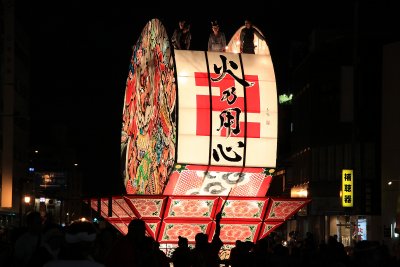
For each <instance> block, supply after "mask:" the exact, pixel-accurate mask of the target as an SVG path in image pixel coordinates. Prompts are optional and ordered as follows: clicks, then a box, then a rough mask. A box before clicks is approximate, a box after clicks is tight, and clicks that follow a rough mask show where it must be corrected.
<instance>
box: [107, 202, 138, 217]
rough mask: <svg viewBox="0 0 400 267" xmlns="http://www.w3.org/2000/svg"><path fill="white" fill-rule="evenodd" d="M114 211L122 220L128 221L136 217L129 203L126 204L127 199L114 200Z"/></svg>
mask: <svg viewBox="0 0 400 267" xmlns="http://www.w3.org/2000/svg"><path fill="white" fill-rule="evenodd" d="M112 205H113V206H112V210H113V212H115V214H116V215H117V216H118V217H119V218H121V219H126V218H129V219H131V218H132V217H135V214H134V213H133V211H132V209H131V208H130V207H129V205H128V203H126V201H125V199H124V198H122V197H120V198H113V202H112Z"/></svg>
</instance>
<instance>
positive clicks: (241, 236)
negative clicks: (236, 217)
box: [220, 224, 257, 242]
mask: <svg viewBox="0 0 400 267" xmlns="http://www.w3.org/2000/svg"><path fill="white" fill-rule="evenodd" d="M256 230H257V225H254V224H221V234H220V238H221V240H224V242H235V241H236V240H241V241H253V238H254V234H255V232H256Z"/></svg>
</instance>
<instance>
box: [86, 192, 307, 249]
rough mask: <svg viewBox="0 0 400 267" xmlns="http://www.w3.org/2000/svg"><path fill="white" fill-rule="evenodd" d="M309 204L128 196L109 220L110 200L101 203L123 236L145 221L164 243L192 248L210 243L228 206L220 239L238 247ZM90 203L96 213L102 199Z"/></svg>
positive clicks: (115, 199)
mask: <svg viewBox="0 0 400 267" xmlns="http://www.w3.org/2000/svg"><path fill="white" fill-rule="evenodd" d="M310 201H311V199H301V198H294V199H279V198H268V197H238V196H228V197H227V196H195V195H192V196H167V195H162V196H154V195H151V196H145V195H140V196H139V195H128V196H124V197H119V196H118V197H113V199H112V208H113V212H112V215H113V216H112V217H108V216H107V215H108V198H102V199H101V216H103V217H104V218H105V219H106V220H107V221H108V222H109V223H111V224H112V225H114V226H115V227H116V228H117V229H118V230H119V231H120V232H121V233H123V234H126V233H127V231H128V228H127V225H128V224H129V222H130V221H131V219H132V218H136V217H137V218H141V219H143V220H144V221H145V223H146V227H147V234H148V235H150V236H152V237H154V238H155V239H156V240H158V241H159V242H160V243H166V244H176V243H177V242H178V236H179V235H181V236H185V237H187V238H188V240H189V242H190V243H192V244H193V243H194V237H195V235H196V234H197V233H199V232H203V233H206V234H208V236H209V241H211V239H212V235H213V234H214V230H215V221H214V219H215V215H216V213H218V212H219V211H220V210H221V207H222V206H223V207H224V208H223V213H222V220H221V236H220V237H221V240H222V241H223V243H224V244H234V243H235V241H236V240H238V239H239V240H242V241H246V240H249V241H253V242H255V241H257V240H258V239H260V238H263V237H265V236H267V235H268V234H269V233H270V232H271V231H274V230H275V229H276V228H277V227H279V226H280V225H281V224H283V222H284V221H285V220H287V219H288V218H290V217H291V216H292V215H293V214H295V213H296V212H298V211H299V210H300V209H301V208H303V207H304V206H305V205H307V204H308V203H309V202H310ZM85 202H86V203H88V204H90V206H91V208H92V209H94V210H96V211H97V203H98V202H97V199H90V201H85ZM124 203H125V204H124ZM129 208H130V209H131V210H128V209H129Z"/></svg>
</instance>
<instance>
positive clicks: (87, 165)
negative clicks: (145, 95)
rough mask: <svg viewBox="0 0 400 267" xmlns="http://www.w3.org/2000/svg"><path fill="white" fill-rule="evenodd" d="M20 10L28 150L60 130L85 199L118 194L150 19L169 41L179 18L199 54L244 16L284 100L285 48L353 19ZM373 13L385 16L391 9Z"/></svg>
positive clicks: (88, 6) (291, 9)
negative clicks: (26, 54)
mask: <svg viewBox="0 0 400 267" xmlns="http://www.w3.org/2000/svg"><path fill="white" fill-rule="evenodd" d="M26 2H27V3H26V4H25V5H24V6H22V7H20V9H19V11H18V12H17V15H18V16H19V17H21V20H22V21H24V23H25V25H26V29H27V30H28V33H29V34H30V39H31V59H32V60H31V63H32V64H31V75H32V77H31V81H32V82H31V92H32V103H31V112H32V113H31V122H32V132H33V135H32V144H33V145H38V146H39V145H46V143H48V141H49V140H50V139H51V136H52V135H54V134H55V133H54V132H53V131H46V129H49V128H50V127H49V125H53V124H58V125H66V128H67V130H68V136H67V138H66V140H65V144H66V145H68V146H71V147H75V148H76V149H77V151H78V160H79V164H80V168H81V170H82V171H83V173H84V180H85V192H86V193H88V194H92V193H93V192H95V193H96V194H101V195H105V194H116V193H121V194H122V193H124V192H123V191H121V181H122V179H121V175H120V171H119V165H120V157H119V155H120V154H119V153H120V151H119V149H120V132H121V117H122V102H123V95H124V90H125V81H126V77H127V74H128V66H129V61H130V57H131V55H132V50H131V47H132V46H133V45H134V44H135V42H136V41H137V39H138V37H139V35H140V33H141V31H142V29H143V27H144V26H145V25H146V23H147V22H148V21H149V20H151V19H153V18H158V19H160V20H161V22H162V23H163V24H164V26H165V28H166V29H167V32H168V35H169V36H172V32H173V30H174V29H175V28H176V27H177V25H178V20H179V19H180V18H184V19H186V20H188V21H189V22H190V23H191V32H192V49H193V50H205V49H206V47H207V41H208V35H209V33H210V31H211V27H210V26H211V25H210V21H211V20H212V19H217V20H218V21H219V23H220V26H221V30H223V31H224V32H225V34H226V37H227V41H229V39H230V37H231V36H232V35H233V33H234V32H235V31H236V30H237V29H238V28H239V27H240V26H242V25H243V24H244V20H245V19H246V18H250V19H251V20H253V22H254V25H256V26H257V27H258V28H259V29H260V30H261V31H262V32H263V33H264V34H265V36H266V37H267V39H268V43H269V47H270V51H271V55H272V60H273V62H274V67H275V72H276V73H275V74H276V79H277V87H278V92H286V91H287V90H288V88H287V87H288V86H289V82H288V78H289V75H288V60H289V58H290V47H291V44H292V43H293V42H296V41H307V40H308V38H309V35H310V33H311V30H312V29H313V28H341V27H344V26H346V25H347V26H349V27H350V28H351V25H352V24H353V18H354V5H353V3H352V1H343V4H338V1H331V4H329V3H327V2H326V1H315V2H317V4H316V3H314V4H311V2H309V1H308V2H307V3H305V1H286V0H283V1H281V0H280V1H266V3H264V4H263V5H265V6H266V7H264V8H259V7H257V6H255V5H256V3H258V2H254V3H253V2H249V1H244V2H243V5H240V6H237V7H229V8H228V7H226V3H227V2H226V1H224V6H223V5H222V4H217V5H216V4H214V3H213V2H216V1H209V2H208V1H203V2H201V1H197V2H189V1H188V2H186V3H183V4H179V5H178V4H172V3H174V2H170V3H168V1H165V2H164V4H162V5H160V4H157V3H151V2H150V1H143V2H142V3H140V4H138V3H137V2H138V1H107V2H103V1H62V2H60V1H46V3H42V2H43V1H26ZM32 2H33V3H32ZM372 2H376V3H379V2H384V1H372ZM146 5H147V6H146ZM196 5H198V6H196ZM375 5H377V4H375ZM195 6H196V7H195ZM243 6H245V7H243ZM246 6H247V7H246ZM363 8H364V7H363ZM374 8H376V7H375V6H374ZM178 9H183V10H185V12H179V10H178ZM365 9H366V7H365ZM368 9H369V7H368ZM376 10H377V13H379V12H381V13H383V12H389V11H390V10H391V6H390V5H386V4H381V5H380V8H379V9H376ZM378 15H379V14H378ZM378 17H379V18H380V16H377V17H375V18H373V19H377V18H378ZM378 30H379V29H378ZM88 185H90V186H88Z"/></svg>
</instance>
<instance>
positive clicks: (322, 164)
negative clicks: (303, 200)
mask: <svg viewBox="0 0 400 267" xmlns="http://www.w3.org/2000/svg"><path fill="white" fill-rule="evenodd" d="M350 8H353V16H352V18H351V19H350V20H348V22H347V24H346V25H342V26H340V27H339V26H338V27H321V28H318V29H315V30H314V31H313V32H312V34H311V36H310V39H309V40H308V42H305V43H306V44H307V45H297V46H296V47H294V48H295V50H294V51H293V57H292V70H291V78H290V86H289V89H287V94H288V95H290V94H293V98H292V100H291V101H290V103H289V104H290V107H291V108H290V110H287V111H286V113H287V115H285V117H287V116H290V119H288V118H286V119H285V121H286V122H284V121H281V122H283V123H286V125H285V126H281V127H282V128H286V129H290V136H289V139H288V140H290V141H289V142H290V147H289V148H288V147H286V148H284V149H281V150H280V151H281V152H286V153H281V154H280V156H279V162H280V163H281V164H282V165H281V166H282V167H283V168H282V169H283V170H282V172H281V173H282V177H284V181H283V182H284V189H286V190H285V191H284V194H287V195H288V194H289V190H290V189H292V191H293V189H296V188H305V189H307V191H308V197H310V198H311V199H312V202H311V204H310V205H309V206H308V208H307V211H306V213H305V214H307V216H300V215H304V213H303V214H299V215H298V216H296V220H292V221H289V222H288V224H287V227H288V232H289V231H290V230H298V231H299V232H300V233H301V234H302V235H305V233H306V232H307V231H310V232H313V233H314V234H315V235H316V237H317V239H318V240H319V241H324V240H325V241H326V240H327V238H328V237H329V236H333V235H338V237H339V240H340V241H341V242H342V243H343V244H344V245H345V246H350V245H353V244H354V242H355V241H356V240H360V239H368V240H378V241H381V240H382V239H383V236H382V231H381V213H382V209H381V199H382V195H381V179H382V177H381V167H382V166H381V115H382V104H381V99H382V92H384V90H383V89H382V72H383V68H382V61H383V58H382V52H383V46H384V45H385V44H388V43H390V42H393V41H394V40H396V39H397V40H398V38H399V37H400V35H398V30H397V29H395V26H394V25H395V24H394V23H393V22H394V17H395V15H396V14H394V12H391V10H390V6H388V5H384V4H379V3H375V4H356V5H354V6H352V7H351V6H350ZM373 16H375V17H376V18H378V17H379V18H380V19H376V20H371V17H373ZM305 48H307V49H306V50H305ZM296 49H297V50H296ZM386 70H387V69H386ZM285 109H288V108H287V107H285ZM281 110H282V108H281ZM280 115H281V114H280ZM280 129H281V128H280ZM280 134H281V133H280ZM343 170H351V171H352V177H351V178H352V184H351V185H348V186H347V187H344V186H343V187H342V183H343V181H344V176H343ZM278 177H279V176H278ZM346 205H347V206H346ZM303 212H304V211H303Z"/></svg>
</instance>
